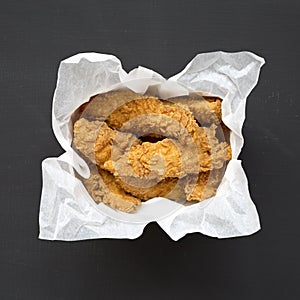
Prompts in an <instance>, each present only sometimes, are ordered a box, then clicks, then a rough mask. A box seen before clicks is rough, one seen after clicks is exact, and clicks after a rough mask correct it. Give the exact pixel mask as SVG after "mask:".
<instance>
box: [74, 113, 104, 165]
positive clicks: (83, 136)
mask: <svg viewBox="0 0 300 300" xmlns="http://www.w3.org/2000/svg"><path fill="white" fill-rule="evenodd" d="M101 124H103V122H100V121H94V122H89V121H88V120H86V119H84V118H82V119H79V120H77V121H76V122H75V124H74V131H73V134H74V138H73V145H74V146H75V147H76V148H77V150H78V151H80V152H81V153H82V154H83V155H84V156H85V157H86V158H88V159H89V160H90V161H91V162H93V163H96V161H95V154H94V153H95V151H94V145H95V141H96V139H97V136H98V132H99V129H100V127H101Z"/></svg>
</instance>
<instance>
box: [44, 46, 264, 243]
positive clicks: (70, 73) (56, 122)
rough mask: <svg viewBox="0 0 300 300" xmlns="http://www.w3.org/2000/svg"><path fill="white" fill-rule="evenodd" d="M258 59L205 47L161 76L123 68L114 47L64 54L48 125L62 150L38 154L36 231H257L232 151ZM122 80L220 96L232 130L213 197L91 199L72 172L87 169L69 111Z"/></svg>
mask: <svg viewBox="0 0 300 300" xmlns="http://www.w3.org/2000/svg"><path fill="white" fill-rule="evenodd" d="M263 64H264V59H263V58H261V57H259V56H257V55H255V54H253V53H250V52H237V53H225V52H221V51H218V52H211V53H203V54H198V55H197V56H196V57H195V58H194V59H193V60H192V61H191V62H190V63H189V64H188V65H187V66H186V67H185V68H184V70H183V71H181V72H180V73H178V74H177V75H175V76H173V77H171V78H169V79H165V78H164V77H162V76H161V75H160V74H158V73H157V72H154V71H152V70H150V69H147V68H144V67H138V68H136V69H134V70H132V71H131V72H129V73H126V72H125V71H124V70H123V69H122V65H121V62H120V60H119V59H118V58H116V57H115V56H112V55H106V54H99V53H80V54H77V55H74V56H72V57H70V58H68V59H65V60H64V61H62V62H61V64H60V67H59V70H58V80H57V86H56V90H55V93H54V99H53V111H52V126H53V131H54V134H55V136H56V138H57V140H58V142H59V143H60V145H61V146H62V148H63V149H64V150H65V153H64V154H63V155H61V156H60V157H58V158H47V159H45V160H44V161H43V162H42V174H43V188H42V194H41V204H40V215H39V224H40V234H39V238H41V239H47V240H66V241H75V240H85V239H95V238H129V239H134V238H137V237H139V236H140V235H141V234H142V232H143V229H144V228H145V226H146V225H147V224H148V223H150V222H157V223H158V224H159V226H160V227H161V228H162V229H163V230H164V231H165V232H166V233H167V234H168V235H169V236H170V238H171V239H173V240H179V239H180V238H182V237H183V236H184V235H186V234H187V233H192V232H201V233H203V234H205V235H208V236H212V237H218V238H229V237H237V236H244V235H250V234H252V233H254V232H256V231H258V230H259V229H260V222H259V217H258V213H257V211H256V208H255V205H254V204H253V202H252V200H251V197H250V194H249V189H248V183H247V178H246V175H245V173H244V171H243V168H242V166H241V161H240V160H238V156H239V154H240V152H241V149H242V147H243V143H244V139H243V136H242V126H243V122H244V119H245V107H246V98H247V96H248V95H249V93H250V92H251V90H252V89H253V88H254V86H255V85H256V84H257V81H258V77H259V72H260V68H261V66H262V65H263ZM120 88H129V89H131V90H132V91H134V92H136V93H140V94H144V93H145V92H146V91H147V90H149V89H150V90H151V89H153V90H155V92H156V94H158V96H159V97H160V98H161V99H167V98H170V97H175V96H182V95H188V94H189V93H191V92H193V91H200V92H201V93H203V94H204V95H205V94H206V95H212V96H217V97H220V98H222V99H223V101H222V120H223V122H224V123H225V125H226V126H227V127H228V128H229V129H230V130H231V134H230V143H231V147H232V159H231V160H230V162H229V163H228V166H227V168H226V171H225V174H224V177H223V179H222V182H221V184H220V186H219V187H218V190H217V193H216V195H215V196H214V197H212V198H210V199H208V200H205V201H202V202H199V203H197V204H193V205H189V206H185V205H182V204H180V203H177V202H174V201H171V200H168V199H165V198H160V197H158V198H153V199H151V200H148V201H147V202H144V203H143V204H142V206H141V207H140V209H139V210H138V211H137V212H135V213H130V214H128V213H123V212H120V211H116V210H114V209H112V208H110V207H108V206H106V205H105V204H103V203H99V204H96V203H95V202H94V201H93V199H92V198H91V196H90V195H89V193H88V192H87V190H86V189H85V187H84V185H83V184H82V182H81V181H80V180H79V179H78V178H77V177H76V176H75V172H77V173H78V174H80V175H81V176H82V177H84V178H87V177H89V174H90V171H89V168H88V166H87V164H86V163H85V161H84V160H83V159H82V158H81V157H80V156H79V155H78V154H77V153H76V152H75V151H74V150H73V148H72V147H71V143H72V136H73V135H72V133H73V128H72V120H71V119H72V114H73V112H74V111H75V110H76V109H77V108H78V107H79V106H80V105H81V104H83V103H85V102H87V101H88V100H89V99H90V97H91V96H93V95H96V94H99V93H105V92H108V91H111V90H115V89H120Z"/></svg>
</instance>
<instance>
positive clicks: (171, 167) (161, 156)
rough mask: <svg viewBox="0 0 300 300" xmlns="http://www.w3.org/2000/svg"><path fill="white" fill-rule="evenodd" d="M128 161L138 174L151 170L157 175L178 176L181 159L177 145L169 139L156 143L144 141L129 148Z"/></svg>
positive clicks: (146, 173) (143, 174)
mask: <svg viewBox="0 0 300 300" xmlns="http://www.w3.org/2000/svg"><path fill="white" fill-rule="evenodd" d="M128 162H129V164H130V165H131V166H132V168H133V170H134V172H135V173H136V174H137V175H138V176H141V177H143V176H146V175H148V174H149V173H150V172H151V171H154V172H156V173H157V174H158V175H159V176H164V177H180V171H181V159H180V152H179V149H178V148H177V145H176V144H175V143H174V142H172V140H170V139H164V140H162V141H159V142H157V143H149V142H144V143H142V144H141V145H137V146H135V147H134V148H132V149H131V151H130V152H129V154H128Z"/></svg>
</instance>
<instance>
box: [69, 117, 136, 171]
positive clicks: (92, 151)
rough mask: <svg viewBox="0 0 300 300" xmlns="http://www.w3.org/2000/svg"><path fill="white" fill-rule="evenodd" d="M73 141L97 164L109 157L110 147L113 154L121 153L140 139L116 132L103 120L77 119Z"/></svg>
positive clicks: (101, 164)
mask: <svg viewBox="0 0 300 300" xmlns="http://www.w3.org/2000/svg"><path fill="white" fill-rule="evenodd" d="M73 143H74V145H75V147H76V148H77V150H79V151H80V152H81V153H82V154H83V155H84V156H85V157H86V158H88V159H89V160H90V161H91V162H93V163H97V164H98V165H99V166H103V164H104V163H105V162H106V161H107V160H109V159H111V152H112V148H113V150H114V155H115V156H117V157H118V156H120V155H122V154H123V153H124V152H125V151H127V150H128V148H130V147H131V145H136V144H138V143H140V141H139V140H138V139H137V138H136V137H135V136H134V135H132V134H131V133H126V132H117V131H116V130H113V129H111V128H109V127H108V126H107V124H106V123H105V122H101V121H91V122H90V121H88V120H86V119H84V118H82V119H79V120H78V121H76V122H75V124H74V140H73Z"/></svg>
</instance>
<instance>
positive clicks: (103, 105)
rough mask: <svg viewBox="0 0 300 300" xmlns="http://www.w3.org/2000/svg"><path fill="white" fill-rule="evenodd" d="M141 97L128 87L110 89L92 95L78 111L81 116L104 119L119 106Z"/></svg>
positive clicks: (89, 118) (90, 118)
mask: <svg viewBox="0 0 300 300" xmlns="http://www.w3.org/2000/svg"><path fill="white" fill-rule="evenodd" d="M141 97H142V96H141V95H140V94H137V93H134V92H133V91H131V90H129V89H128V90H118V91H111V92H107V93H103V94H99V95H96V96H94V97H92V98H91V99H90V101H89V102H88V103H85V104H83V105H82V106H81V107H80V109H79V111H80V113H81V117H82V118H85V119H88V120H100V121H104V120H106V118H107V117H108V116H109V115H110V114H111V113H112V112H113V111H114V110H116V109H117V108H118V107H119V106H121V105H123V104H125V103H127V102H129V101H132V100H135V99H139V98H141Z"/></svg>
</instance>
